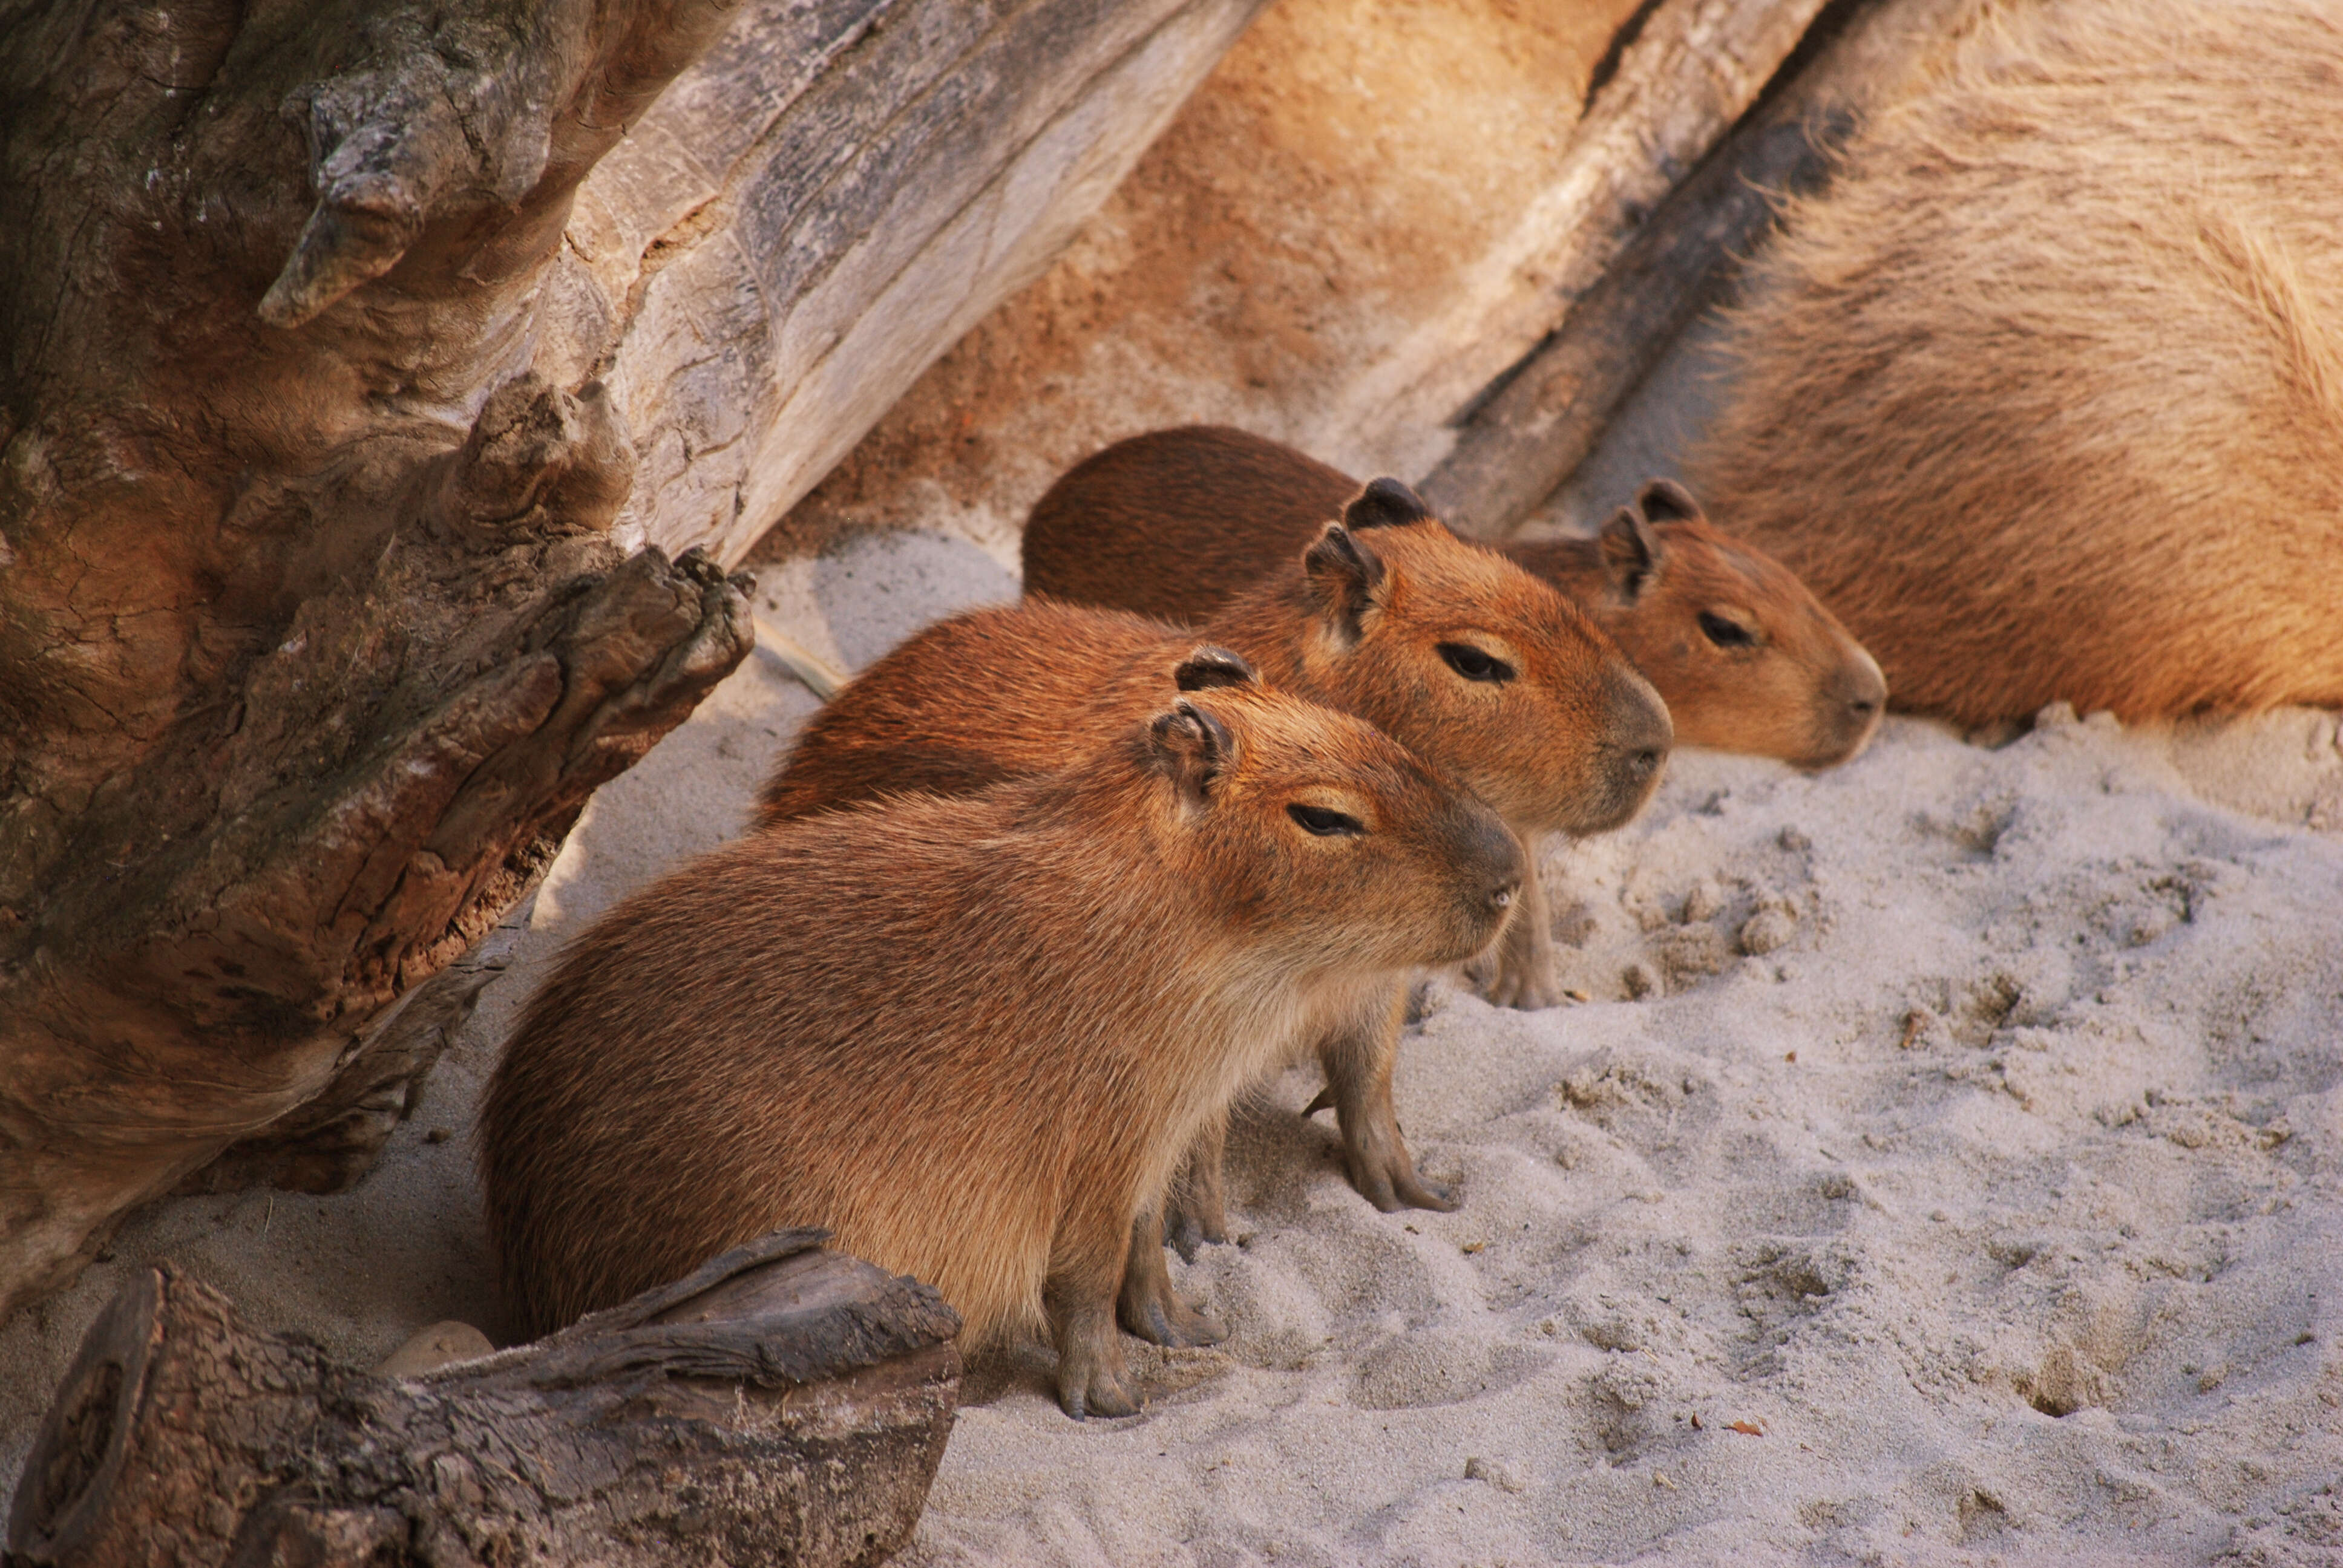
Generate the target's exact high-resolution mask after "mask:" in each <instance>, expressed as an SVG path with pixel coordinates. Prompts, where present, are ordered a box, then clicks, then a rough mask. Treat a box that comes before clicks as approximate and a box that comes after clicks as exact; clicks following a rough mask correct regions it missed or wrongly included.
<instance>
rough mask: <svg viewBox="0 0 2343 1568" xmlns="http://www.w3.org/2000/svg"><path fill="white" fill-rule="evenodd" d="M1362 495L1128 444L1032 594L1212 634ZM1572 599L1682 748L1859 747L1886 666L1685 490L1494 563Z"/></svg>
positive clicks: (1074, 485)
mask: <svg viewBox="0 0 2343 1568" xmlns="http://www.w3.org/2000/svg"><path fill="white" fill-rule="evenodd" d="M1358 491H1359V485H1358V481H1356V480H1355V479H1353V478H1351V477H1349V476H1347V475H1345V474H1344V473H1342V470H1340V469H1338V468H1333V467H1328V466H1327V465H1326V464H1324V463H1321V462H1319V461H1318V460H1317V459H1315V458H1313V457H1308V456H1306V455H1304V454H1302V453H1301V452H1297V451H1295V450H1294V449H1293V448H1292V447H1287V446H1283V445H1281V444H1280V443H1278V442H1275V441H1272V440H1268V439H1266V438H1264V437H1260V436H1253V435H1249V434H1247V433H1246V432H1244V431H1242V430H1234V429H1230V428H1227V427H1222V426H1214V425H1193V426H1186V427H1181V428H1179V429H1172V430H1156V431H1152V432H1151V433H1149V434H1147V435H1144V436H1134V437H1131V438H1130V439H1129V440H1126V441H1118V442H1116V443H1115V444H1114V445H1113V446H1111V447H1107V448H1106V449H1105V450H1104V451H1101V452H1098V453H1095V454H1093V455H1092V456H1091V457H1087V458H1085V459H1084V460H1083V461H1081V462H1080V463H1078V464H1076V465H1075V466H1074V467H1072V468H1071V469H1069V470H1067V472H1066V473H1065V474H1064V475H1063V476H1062V477H1061V478H1060V479H1059V480H1058V482H1057V483H1056V484H1054V485H1052V486H1051V487H1050V491H1049V493H1048V494H1047V495H1045V496H1043V497H1042V498H1041V501H1040V503H1039V504H1037V505H1036V506H1035V507H1034V508H1033V514H1032V517H1031V518H1030V519H1028V521H1027V522H1026V525H1025V590H1026V591H1027V592H1028V593H1035V594H1045V595H1048V596H1050V597H1051V598H1061V599H1067V600H1071V601H1072V602H1074V603H1077V604H1091V605H1101V606H1107V607H1111V608H1116V609H1127V610H1134V611H1137V612H1138V613H1140V614H1142V615H1155V616H1162V617H1164V618H1168V619H1172V620H1181V621H1186V620H1201V619H1202V618H1205V617H1207V616H1209V615H1211V614H1212V612H1213V611H1214V610H1215V609H1217V608H1219V607H1220V606H1221V605H1222V604H1224V603H1226V602H1227V601H1228V600H1229V599H1230V598H1232V597H1233V596H1234V595H1235V594H1236V593H1237V592H1238V591H1239V590H1240V589H1242V588H1244V586H1245V585H1246V584H1248V583H1250V582H1252V581H1253V580H1255V579H1256V578H1260V577H1262V576H1263V575H1265V574H1266V573H1269V572H1272V571H1274V570H1276V569H1277V568H1279V567H1280V566H1282V564H1283V563H1284V562H1285V561H1286V560H1287V559H1289V558H1291V557H1292V554H1293V552H1294V551H1295V550H1298V549H1300V548H1302V545H1303V544H1304V543H1305V542H1306V541H1307V540H1308V539H1309V538H1311V536H1312V535H1313V534H1315V533H1316V532H1317V531H1318V529H1319V528H1321V527H1322V526H1323V525H1324V523H1325V521H1326V519H1327V518H1332V517H1336V516H1339V515H1340V514H1341V512H1342V504H1343V503H1344V502H1345V501H1347V500H1348V499H1350V498H1351V497H1353V496H1354V495H1356V494H1357V493H1358ZM1495 548H1498V549H1500V550H1502V551H1503V553H1504V554H1505V555H1507V556H1509V557H1511V558H1513V560H1514V561H1515V562H1517V563H1519V564H1520V565H1521V566H1522V567H1523V568H1526V569H1527V570H1528V571H1530V572H1531V573H1533V574H1534V575H1535V576H1537V577H1540V578H1544V579H1545V580H1546V581H1547V582H1549V583H1552V584H1553V585H1554V587H1555V588H1559V589H1561V590H1562V592H1563V593H1564V596H1566V597H1567V598H1570V599H1571V600H1572V602H1574V603H1575V604H1576V605H1577V606H1578V607H1579V608H1581V609H1583V610H1584V611H1585V612H1586V613H1587V614H1588V615H1589V616H1591V617H1592V618H1594V622H1595V624H1596V625H1598V626H1600V627H1601V628H1603V629H1604V631H1606V632H1608V633H1609V634H1610V635H1611V638H1612V639H1613V640H1614V641H1615V642H1616V643H1617V644H1618V645H1619V647H1620V649H1621V650H1622V651H1623V652H1624V653H1625V654H1626V656H1627V657H1628V658H1630V659H1632V660H1634V664H1635V668H1638V669H1640V670H1642V671H1643V672H1644V676H1645V677H1646V678H1649V679H1650V681H1651V683H1652V684H1653V686H1654V687H1655V688H1657V689H1658V690H1659V693H1660V695H1661V696H1662V697H1663V698H1664V699H1667V704H1668V712H1669V715H1670V716H1671V717H1672V718H1673V719H1674V722H1675V734H1676V740H1677V742H1678V743H1679V744H1682V745H1687V746H1706V747H1712V748H1714V749H1717V750H1720V751H1740V752H1747V753H1752V754H1754V755H1756V756H1761V757H1779V758H1782V759H1785V760H1787V761H1790V762H1793V763H1795V764H1796V765H1797V766H1799V767H1801V768H1828V767H1831V766H1833V765H1835V764H1836V763H1840V762H1844V761H1845V760H1846V759H1849V758H1851V757H1853V756H1854V755H1855V753H1856V752H1858V751H1860V750H1862V749H1863V747H1864V744H1865V742H1866V741H1868V740H1869V739H1871V736H1872V732H1873V731H1874V730H1875V729H1877V728H1878V724H1879V718H1880V709H1881V707H1882V705H1883V703H1884V701H1885V696H1886V691H1885V686H1884V684H1883V683H1882V681H1881V679H1880V675H1879V667H1878V666H1877V665H1876V664H1875V663H1873V662H1872V658H1871V656H1870V655H1869V654H1867V653H1865V651H1864V649H1863V648H1861V647H1860V646H1859V645H1858V644H1857V643H1856V642H1855V639H1854V638H1851V637H1849V636H1847V634H1846V631H1845V628H1842V627H1841V626H1840V625H1839V624H1838V622H1837V621H1836V620H1835V619H1834V618H1832V617H1831V614H1830V612H1829V611H1828V610H1825V608H1823V607H1822V606H1821V605H1820V604H1817V603H1816V602H1815V597H1814V595H1812V594H1810V593H1808V592H1807V591H1806V589H1805V585H1804V584H1802V583H1801V582H1799V581H1798V579H1797V578H1795V577H1794V576H1792V575H1791V574H1790V572H1789V571H1788V570H1787V569H1786V568H1784V567H1783V565H1782V564H1781V563H1780V562H1779V561H1776V560H1775V559H1774V558H1772V557H1770V556H1768V555H1766V554H1765V552H1764V551H1762V550H1760V549H1757V548H1755V547H1754V546H1753V545H1751V544H1749V543H1747V542H1745V541H1744V540H1742V539H1739V538H1735V537H1734V536H1733V535H1731V534H1728V533H1726V532H1725V531H1724V530H1722V529H1720V528H1715V526H1713V525H1712V524H1711V523H1710V522H1709V521H1708V519H1707V518H1705V517H1704V516H1703V515H1702V513H1701V509H1700V508H1699V506H1698V504H1697V503H1695V502H1694V500H1693V498H1692V497H1691V496H1690V495H1689V494H1687V493H1686V492H1685V491H1684V487H1682V486H1679V485H1675V484H1672V483H1670V482H1668V481H1666V480H1655V481H1654V482H1653V483H1651V484H1648V485H1646V486H1644V489H1643V491H1642V493H1641V494H1640V495H1638V496H1637V497H1636V498H1635V499H1634V501H1633V502H1631V503H1630V504H1629V505H1627V506H1625V507H1623V508H1620V509H1619V510H1618V511H1617V512H1616V513H1614V515H1613V516H1612V518H1611V519H1610V520H1609V521H1608V522H1607V523H1605V524H1604V528H1603V530H1602V532H1601V533H1600V535H1599V536H1598V537H1596V538H1554V539H1535V540H1521V541H1516V542H1513V543H1509V544H1503V545H1499V546H1497V547H1495Z"/></svg>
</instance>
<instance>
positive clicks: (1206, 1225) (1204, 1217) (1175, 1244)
mask: <svg viewBox="0 0 2343 1568" xmlns="http://www.w3.org/2000/svg"><path fill="white" fill-rule="evenodd" d="M1163 1221H1164V1228H1165V1235H1164V1239H1165V1240H1166V1241H1170V1242H1171V1243H1172V1251H1175V1252H1178V1253H1179V1254H1180V1261H1182V1262H1183V1263H1192V1262H1194V1261H1196V1249H1197V1248H1199V1247H1202V1246H1204V1245H1205V1244H1207V1243H1212V1244H1214V1245H1217V1244H1219V1243H1220V1242H1222V1241H1227V1240H1228V1239H1229V1221H1228V1216H1227V1215H1225V1214H1217V1213H1215V1214H1208V1213H1202V1212H1197V1211H1190V1210H1187V1209H1175V1210H1173V1211H1172V1212H1171V1213H1168V1214H1166V1215H1165V1216H1164V1217H1163Z"/></svg>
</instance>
